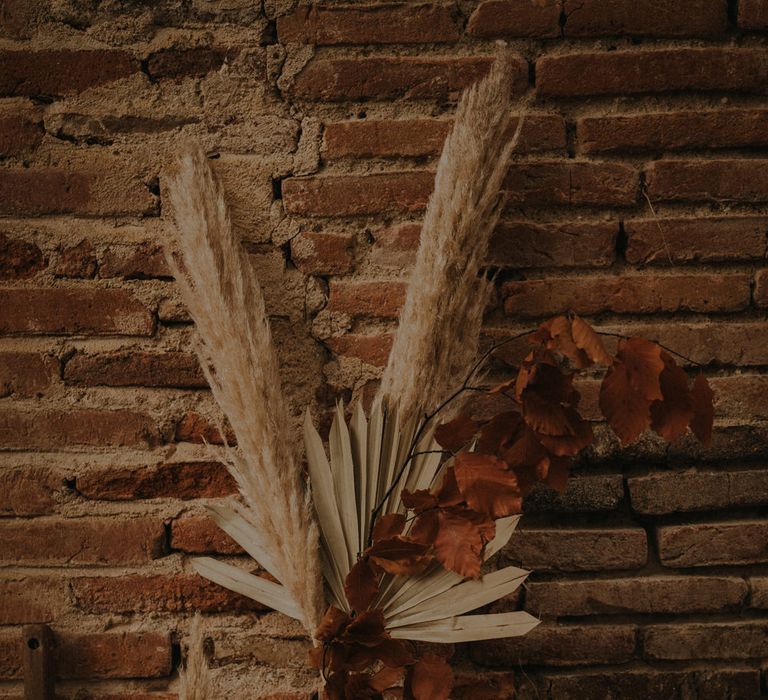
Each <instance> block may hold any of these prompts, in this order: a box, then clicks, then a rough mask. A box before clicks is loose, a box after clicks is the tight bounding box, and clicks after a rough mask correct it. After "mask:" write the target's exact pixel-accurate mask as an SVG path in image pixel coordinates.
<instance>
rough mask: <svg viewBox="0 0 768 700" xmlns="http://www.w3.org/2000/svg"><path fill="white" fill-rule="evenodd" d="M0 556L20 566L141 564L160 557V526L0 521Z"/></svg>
mask: <svg viewBox="0 0 768 700" xmlns="http://www.w3.org/2000/svg"><path fill="white" fill-rule="evenodd" d="M0 530H1V531H2V536H3V547H2V550H1V551H0V558H2V561H4V562H7V563H24V564H41V565H43V564H48V565H51V564H71V565H73V566H76V565H78V564H99V565H110V566H114V565H118V564H146V563H147V562H150V561H152V560H153V559H157V558H158V557H161V556H163V550H164V546H165V530H164V528H163V523H162V522H160V521H158V520H149V519H146V518H131V519H121V518H108V517H99V518H97V517H93V518H67V519H64V518H35V519H32V520H27V521H15V520H14V521H0Z"/></svg>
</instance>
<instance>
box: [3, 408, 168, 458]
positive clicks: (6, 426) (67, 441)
mask: <svg viewBox="0 0 768 700" xmlns="http://www.w3.org/2000/svg"><path fill="white" fill-rule="evenodd" d="M160 441H161V436H160V434H159V432H158V429H157V426H156V425H155V423H154V421H152V419H150V418H149V417H148V416H146V415H145V414H143V413H134V412H133V411H128V410H117V411H109V410H98V409H89V408H82V409H72V410H69V411H61V410H49V411H40V412H37V413H33V412H25V411H18V410H15V409H13V408H4V409H2V410H0V447H3V448H16V449H42V450H46V449H51V448H59V447H72V446H75V445H82V446H86V445H89V446H93V447H124V446H131V447H152V446H154V445H158V444H159V443H160Z"/></svg>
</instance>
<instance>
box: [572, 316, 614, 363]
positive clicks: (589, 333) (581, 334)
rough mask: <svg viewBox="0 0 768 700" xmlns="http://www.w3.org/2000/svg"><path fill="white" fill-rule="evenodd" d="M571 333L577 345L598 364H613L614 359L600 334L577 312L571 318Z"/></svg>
mask: <svg viewBox="0 0 768 700" xmlns="http://www.w3.org/2000/svg"><path fill="white" fill-rule="evenodd" d="M571 334H572V335H573V341H574V343H576V347H578V348H579V349H580V350H583V351H584V352H585V353H586V355H587V357H589V359H590V360H591V361H592V362H594V363H596V364H598V365H606V366H610V365H611V363H612V362H613V359H612V358H611V356H610V355H609V354H608V353H607V352H606V350H605V346H604V345H603V341H602V340H601V339H600V336H599V335H598V334H597V333H596V332H595V329H594V328H592V326H590V325H589V324H588V323H587V322H586V321H585V320H584V319H582V318H579V317H578V316H576V314H574V315H573V317H572V318H571Z"/></svg>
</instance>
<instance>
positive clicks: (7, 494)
mask: <svg viewBox="0 0 768 700" xmlns="http://www.w3.org/2000/svg"><path fill="white" fill-rule="evenodd" d="M61 486H62V476H61V474H58V473H57V472H55V471H51V470H49V469H45V468H43V467H22V468H19V469H3V470H2V471H0V516H4V515H14V516H26V515H44V514H46V513H52V512H53V509H54V506H55V505H56V491H57V490H59V489H60V488H61Z"/></svg>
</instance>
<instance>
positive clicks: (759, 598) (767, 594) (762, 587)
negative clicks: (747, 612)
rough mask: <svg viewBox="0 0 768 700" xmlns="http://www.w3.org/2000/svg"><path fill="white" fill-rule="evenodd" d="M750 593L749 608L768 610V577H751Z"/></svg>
mask: <svg viewBox="0 0 768 700" xmlns="http://www.w3.org/2000/svg"><path fill="white" fill-rule="evenodd" d="M749 591H750V593H749V606H750V607H751V608H759V609H760V610H768V576H752V577H750V579H749Z"/></svg>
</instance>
